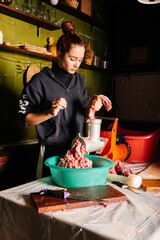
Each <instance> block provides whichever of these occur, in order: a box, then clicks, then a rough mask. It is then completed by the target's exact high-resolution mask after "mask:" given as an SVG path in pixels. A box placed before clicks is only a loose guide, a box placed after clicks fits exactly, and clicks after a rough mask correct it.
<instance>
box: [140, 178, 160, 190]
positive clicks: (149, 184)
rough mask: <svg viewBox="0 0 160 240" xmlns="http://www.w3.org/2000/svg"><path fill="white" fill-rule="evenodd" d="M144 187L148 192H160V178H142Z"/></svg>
mask: <svg viewBox="0 0 160 240" xmlns="http://www.w3.org/2000/svg"><path fill="white" fill-rule="evenodd" d="M142 188H143V190H144V191H146V192H159V191H160V179H142Z"/></svg>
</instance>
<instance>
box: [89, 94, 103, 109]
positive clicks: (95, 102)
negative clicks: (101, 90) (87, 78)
mask: <svg viewBox="0 0 160 240" xmlns="http://www.w3.org/2000/svg"><path fill="white" fill-rule="evenodd" d="M102 105H103V103H102V100H101V98H100V97H98V95H94V96H93V97H92V98H91V102H90V108H92V109H94V110H95V111H99V110H100V109H101V107H102Z"/></svg>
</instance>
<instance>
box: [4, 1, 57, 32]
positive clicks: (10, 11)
mask: <svg viewBox="0 0 160 240" xmlns="http://www.w3.org/2000/svg"><path fill="white" fill-rule="evenodd" d="M0 13H3V14H5V15H8V16H10V17H14V18H16V19H19V20H22V21H25V22H28V23H30V24H33V25H36V26H37V27H42V28H45V29H48V30H50V31H53V30H56V29H60V28H61V27H60V26H58V25H55V24H53V23H50V22H48V21H45V20H43V19H40V18H37V17H35V16H32V15H29V14H26V13H24V12H21V11H19V10H16V9H14V8H12V7H9V6H7V5H4V4H1V3H0Z"/></svg>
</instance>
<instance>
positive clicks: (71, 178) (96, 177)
mask: <svg viewBox="0 0 160 240" xmlns="http://www.w3.org/2000/svg"><path fill="white" fill-rule="evenodd" d="M63 157H64V156H54V157H50V158H48V159H46V160H45V165H46V166H48V167H49V168H50V171H51V176H52V179H53V181H54V183H55V184H57V185H59V186H61V187H66V188H80V187H91V186H98V185H103V184H104V183H105V182H106V180H107V175H108V171H109V169H110V168H111V167H113V166H114V162H113V161H112V160H111V159H109V158H105V157H101V156H96V155H85V156H84V157H87V158H89V159H90V160H92V162H93V167H92V168H85V169H84V168H82V169H75V168H64V167H58V166H57V165H58V163H59V161H60V158H63Z"/></svg>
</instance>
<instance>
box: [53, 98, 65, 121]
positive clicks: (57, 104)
mask: <svg viewBox="0 0 160 240" xmlns="http://www.w3.org/2000/svg"><path fill="white" fill-rule="evenodd" d="M66 107H67V101H66V99H65V98H57V99H55V100H54V101H53V102H52V108H51V110H50V114H51V115H52V116H54V117H55V116H57V114H58V113H59V111H60V110H61V109H64V108H66Z"/></svg>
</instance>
